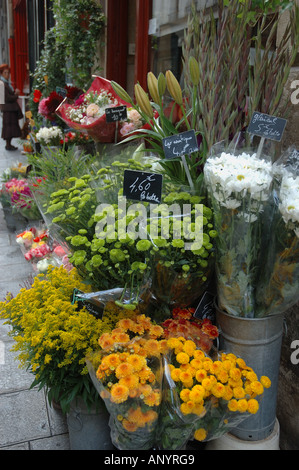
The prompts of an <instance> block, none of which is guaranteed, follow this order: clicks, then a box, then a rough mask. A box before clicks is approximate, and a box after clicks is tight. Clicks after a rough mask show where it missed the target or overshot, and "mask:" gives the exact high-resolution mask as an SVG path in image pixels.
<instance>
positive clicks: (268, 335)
mask: <svg viewBox="0 0 299 470" xmlns="http://www.w3.org/2000/svg"><path fill="white" fill-rule="evenodd" d="M215 307H216V315H217V326H218V328H219V330H220V335H219V341H220V349H221V350H223V351H225V352H230V353H233V354H235V355H236V356H238V357H241V358H242V359H244V361H245V362H246V364H247V365H248V366H249V367H252V368H253V370H254V371H255V372H256V374H257V375H258V377H261V376H263V375H266V376H267V377H269V378H270V380H271V387H270V388H269V389H267V390H266V389H265V391H264V394H263V397H262V399H261V402H260V409H259V411H258V412H257V413H256V414H255V415H253V416H250V417H249V418H247V419H245V420H244V421H243V422H242V423H241V424H240V425H238V426H237V427H235V428H234V429H233V430H232V431H231V434H232V435H233V436H235V437H237V438H239V439H241V440H244V441H259V440H263V439H267V438H268V437H269V436H270V435H271V433H272V432H273V430H274V427H275V422H276V405H277V392H278V376H279V368H280V357H281V344H282V335H283V316H282V315H273V316H268V317H265V318H239V317H235V316H232V315H228V314H227V313H226V312H223V311H222V310H220V309H219V308H218V306H217V305H215Z"/></svg>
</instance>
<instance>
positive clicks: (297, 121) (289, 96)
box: [282, 67, 299, 150]
mask: <svg viewBox="0 0 299 470" xmlns="http://www.w3.org/2000/svg"><path fill="white" fill-rule="evenodd" d="M284 99H286V100H287V103H288V108H287V116H286V118H287V120H288V123H287V126H286V130H285V133H284V136H283V141H282V145H283V148H284V149H285V148H288V147H289V146H290V145H295V147H296V148H297V149H298V150H299V67H294V68H292V70H291V73H290V76H289V79H288V81H287V83H286V86H285V92H284Z"/></svg>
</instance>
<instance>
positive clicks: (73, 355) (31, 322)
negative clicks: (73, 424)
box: [0, 266, 122, 413]
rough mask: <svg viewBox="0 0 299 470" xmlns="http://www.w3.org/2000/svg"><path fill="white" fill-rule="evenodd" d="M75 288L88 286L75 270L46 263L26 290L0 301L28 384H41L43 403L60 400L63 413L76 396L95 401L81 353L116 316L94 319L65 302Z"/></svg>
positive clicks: (91, 347) (95, 342) (94, 344)
mask: <svg viewBox="0 0 299 470" xmlns="http://www.w3.org/2000/svg"><path fill="white" fill-rule="evenodd" d="M75 288H79V289H82V290H87V291H88V290H89V289H88V286H86V284H82V280H81V278H80V276H79V275H78V273H77V271H76V269H73V270H72V271H71V272H68V271H67V270H66V269H65V268H64V267H63V266H61V267H58V268H57V267H50V268H49V269H48V272H47V274H46V275H44V274H43V275H42V274H39V275H38V276H36V277H35V279H34V282H33V285H32V286H31V287H30V288H28V289H27V288H26V289H25V288H24V289H21V290H20V292H19V293H18V294H17V296H16V297H12V296H11V295H9V296H8V297H7V299H6V300H5V301H4V302H0V317H1V319H4V320H5V322H6V323H7V324H9V325H10V326H11V332H10V333H9V335H10V336H11V337H12V338H13V339H14V341H15V344H14V346H13V350H14V351H16V352H17V353H18V360H19V361H20V365H21V367H22V368H26V369H27V370H29V371H30V372H31V373H32V374H33V375H34V381H33V383H32V387H36V386H37V387H38V388H39V390H41V389H42V388H43V387H45V389H46V393H47V396H48V399H49V402H50V403H51V402H52V400H55V401H56V402H57V403H60V405H61V408H62V411H63V412H64V413H65V412H67V411H68V410H69V408H70V404H71V402H72V401H73V399H75V398H76V397H78V398H81V399H82V400H83V401H84V402H85V403H86V405H87V406H92V405H94V404H96V403H97V401H98V394H97V392H96V391H95V389H94V387H93V386H92V383H91V381H90V378H89V374H88V370H87V367H86V363H85V357H86V355H87V354H88V353H90V352H91V351H93V350H94V349H96V348H97V345H98V338H99V337H100V336H101V335H102V334H103V333H104V332H106V331H111V330H112V329H113V328H114V326H115V324H116V322H117V321H119V320H120V318H122V316H121V314H119V315H118V317H117V318H116V317H115V316H113V315H112V314H109V313H107V314H106V315H105V317H104V318H103V319H102V320H100V319H96V318H95V317H94V316H93V315H91V314H90V313H89V312H88V311H87V310H86V309H85V308H81V309H78V305H77V303H76V302H75V303H74V304H72V302H71V298H72V294H73V290H74V289H75ZM33 306H34V308H33Z"/></svg>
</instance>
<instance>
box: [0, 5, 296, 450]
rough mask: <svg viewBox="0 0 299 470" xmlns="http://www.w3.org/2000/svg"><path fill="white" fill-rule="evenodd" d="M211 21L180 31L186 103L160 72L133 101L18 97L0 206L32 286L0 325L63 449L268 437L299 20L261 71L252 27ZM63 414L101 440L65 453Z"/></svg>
mask: <svg viewBox="0 0 299 470" xmlns="http://www.w3.org/2000/svg"><path fill="white" fill-rule="evenodd" d="M241 10H242V14H241ZM218 13H219V15H218V20H217V22H216V20H215V18H213V16H210V15H209V16H208V17H207V16H206V15H205V12H202V13H201V15H200V17H198V15H197V14H195V13H194V11H193V14H192V12H191V14H190V18H189V24H188V30H187V32H186V35H185V39H184V47H183V50H184V61H183V71H184V86H183V85H181V84H180V83H179V81H178V80H177V78H176V77H175V75H174V73H173V72H172V71H171V70H167V71H166V72H165V73H160V74H159V75H158V76H156V75H155V74H154V73H153V72H149V73H148V75H147V87H148V90H145V89H144V88H142V87H141V85H140V84H139V83H136V84H135V88H134V92H135V96H134V97H132V96H130V95H129V94H128V92H127V91H126V90H125V89H124V88H123V87H121V86H120V85H119V84H118V83H116V82H115V81H113V80H112V81H109V80H106V79H105V78H103V77H100V76H92V77H90V79H91V85H90V86H89V87H87V90H86V91H84V90H82V89H80V88H77V87H76V86H75V85H74V86H72V87H70V86H66V85H65V84H61V87H60V89H59V90H58V91H59V93H57V91H56V90H47V93H45V91H44V89H43V91H40V90H39V89H35V90H34V91H33V96H34V102H35V104H36V105H38V113H39V118H40V120H39V121H38V120H35V119H33V115H30V119H31V122H30V124H31V138H32V141H33V142H35V144H39V145H40V150H39V151H36V152H34V153H32V154H29V155H28V167H27V171H26V174H25V175H24V174H20V176H16V177H15V175H14V177H13V178H11V179H10V176H7V177H6V179H7V181H6V182H5V183H3V187H2V190H1V198H2V200H3V201H4V202H5V204H6V205H7V206H11V207H12V209H13V210H14V211H19V212H20V213H22V214H23V216H24V217H25V221H26V226H24V230H23V231H20V232H18V233H17V234H16V238H17V241H18V244H19V246H20V248H21V250H22V252H23V254H24V256H25V259H26V260H27V261H28V262H29V263H31V264H32V267H33V270H34V272H35V278H34V282H33V284H32V286H30V287H28V288H24V289H21V291H20V293H19V294H18V295H17V296H16V297H14V298H12V297H11V296H9V295H8V297H7V298H6V299H5V301H3V302H1V303H0V317H1V318H2V319H5V320H6V322H7V323H8V324H9V325H10V326H11V333H10V334H11V336H12V337H13V338H14V340H15V345H14V350H15V351H17V352H18V354H19V356H18V357H19V360H20V363H21V365H22V367H25V368H27V369H28V370H30V372H31V373H32V375H33V377H34V379H33V386H38V387H39V388H40V389H42V388H45V389H46V391H47V395H48V399H49V402H50V403H55V404H59V405H60V407H61V409H62V411H63V413H65V414H66V415H67V416H68V422H69V432H70V440H71V447H72V449H79V448H84V446H86V447H85V448H88V449H89V448H90V446H91V442H92V448H93V449H98V450H103V449H111V448H116V449H118V450H120V451H128V450H151V449H154V450H157V451H160V450H161V451H163V450H171V451H174V450H175V451H179V450H183V449H186V448H188V447H186V446H188V443H190V442H191V441H192V442H196V443H198V445H199V446H203V447H199V448H200V449H202V448H205V447H204V446H206V448H209V445H211V442H214V443H217V442H218V440H219V439H220V440H221V438H222V437H223V436H227V435H230V436H235V437H236V438H238V439H239V442H242V441H245V442H246V441H250V442H256V443H259V442H260V441H263V440H267V439H270V438H271V436H272V435H273V432H274V428H275V425H276V421H277V419H276V401H277V386H278V371H279V363H280V349H281V338H282V332H283V317H284V314H285V312H286V311H287V310H288V309H289V308H290V307H292V306H294V305H295V304H296V303H297V302H298V301H299V290H298V280H299V277H298V275H299V240H298V237H299V212H298V203H299V201H298V200H299V170H298V168H299V165H298V162H299V152H298V150H297V149H295V148H294V147H293V146H290V147H289V148H288V149H285V150H284V151H283V152H282V151H281V150H280V149H279V148H278V146H277V143H279V142H280V141H281V138H282V135H283V132H284V129H285V126H286V125H287V121H286V119H284V117H285V114H284V111H283V106H282V104H283V103H282V93H281V91H282V89H283V86H284V84H285V81H286V79H287V75H288V70H289V68H290V67H291V63H292V61H293V60H294V57H295V51H297V50H298V46H299V27H298V9H297V10H295V11H294V12H293V10H291V11H290V18H291V27H290V29H289V30H288V31H287V32H286V35H285V37H284V40H283V41H282V43H281V45H280V47H279V48H278V50H277V52H276V55H275V57H274V56H273V55H272V54H271V53H270V52H271V51H270V48H269V49H267V48H266V49H265V50H263V64H264V65H265V66H264V67H263V66H262V64H261V54H262V51H261V44H260V41H259V40H260V38H261V35H262V34H263V30H264V26H265V25H264V17H263V15H262V13H261V16H260V17H254V18H253V17H252V15H251V13H252V10H250V6H249V5H247V3H246V4H244V5H243V4H240V3H239V2H225V1H224V2H219V11H218ZM256 15H258V14H257V13H256ZM198 21H200V22H201V26H202V28H201V29H200V28H198V27H197V26H198V23H197V22H198ZM235 22H236V24H235ZM233 23H234V25H235V33H234V34H235V35H234V37H233V38H230V39H231V41H230V40H229V38H228V35H230V34H231V32H230V31H229V26H230V25H232V24H233ZM253 26H255V28H256V30H255V36H256V41H255V47H256V54H255V59H254V64H253V66H252V65H250V66H249V51H250V43H251V36H250V34H249V33H250V32H251V29H252V27H253ZM274 27H275V25H274V24H273V28H274ZM244 31H246V32H247V33H248V34H244ZM197 35H198V41H196V39H197ZM192 38H193V39H194V40H195V41H194V42H193V41H192ZM237 43H238V47H236V45H237ZM289 44H291V47H290V45H289ZM203 51H205V53H203ZM245 59H246V60H245ZM281 69H283V73H277V75H275V73H274V72H275V71H277V70H280V72H281ZM275 77H276V78H275ZM270 84H271V87H272V88H271V90H272V92H271V96H270V95H269V93H268V92H267V91H268V87H269V86H270ZM279 105H280V107H279ZM257 123H258V125H257ZM91 143H92V144H95V145H94V147H93V151H92V152H89V150H90V147H88V145H90V144H91ZM98 144H101V145H100V146H99V145H98ZM78 403H79V404H80V405H78ZM78 406H79V409H80V410H82V409H83V408H84V407H86V408H87V411H86V415H87V416H88V414H89V413H91V410H92V416H93V417H94V416H96V419H97V420H98V423H97V424H98V425H99V427H96V425H95V424H93V426H92V427H91V428H90V429H89V428H88V423H86V427H84V428H83V430H82V435H78V434H77V435H76V431H74V426H72V424H71V423H72V420H73V419H74V414H76V413H79V412H78V411H76V410H77V407H78ZM80 446H81V447H80ZM216 447H217V444H216Z"/></svg>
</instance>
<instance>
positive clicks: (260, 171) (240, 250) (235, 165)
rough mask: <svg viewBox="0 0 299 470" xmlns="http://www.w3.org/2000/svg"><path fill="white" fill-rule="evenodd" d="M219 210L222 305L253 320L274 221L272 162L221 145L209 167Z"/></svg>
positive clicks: (215, 207) (218, 269) (208, 177)
mask: <svg viewBox="0 0 299 470" xmlns="http://www.w3.org/2000/svg"><path fill="white" fill-rule="evenodd" d="M204 179H205V184H206V187H207V191H208V195H209V200H210V201H211V207H212V209H213V212H214V225H215V230H216V231H217V232H218V237H217V239H216V263H215V265H216V266H215V269H216V278H217V294H218V303H219V307H220V308H221V309H222V310H225V311H226V312H227V313H229V314H231V315H234V316H238V317H246V318H253V317H254V316H255V288H256V283H257V274H258V267H259V265H260V256H261V254H262V253H263V250H264V248H265V246H266V243H267V240H268V237H269V225H268V222H269V221H270V220H271V217H272V211H273V208H272V203H271V195H272V183H273V174H272V163H271V162H270V161H268V159H267V158H265V157H264V158H263V157H258V156H257V154H256V153H254V152H252V151H247V150H241V151H237V150H235V151H232V150H231V149H225V148H224V149H222V150H221V147H220V146H216V147H215V149H213V151H212V153H211V155H210V157H209V158H208V160H207V162H206V164H205V168H204Z"/></svg>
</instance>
